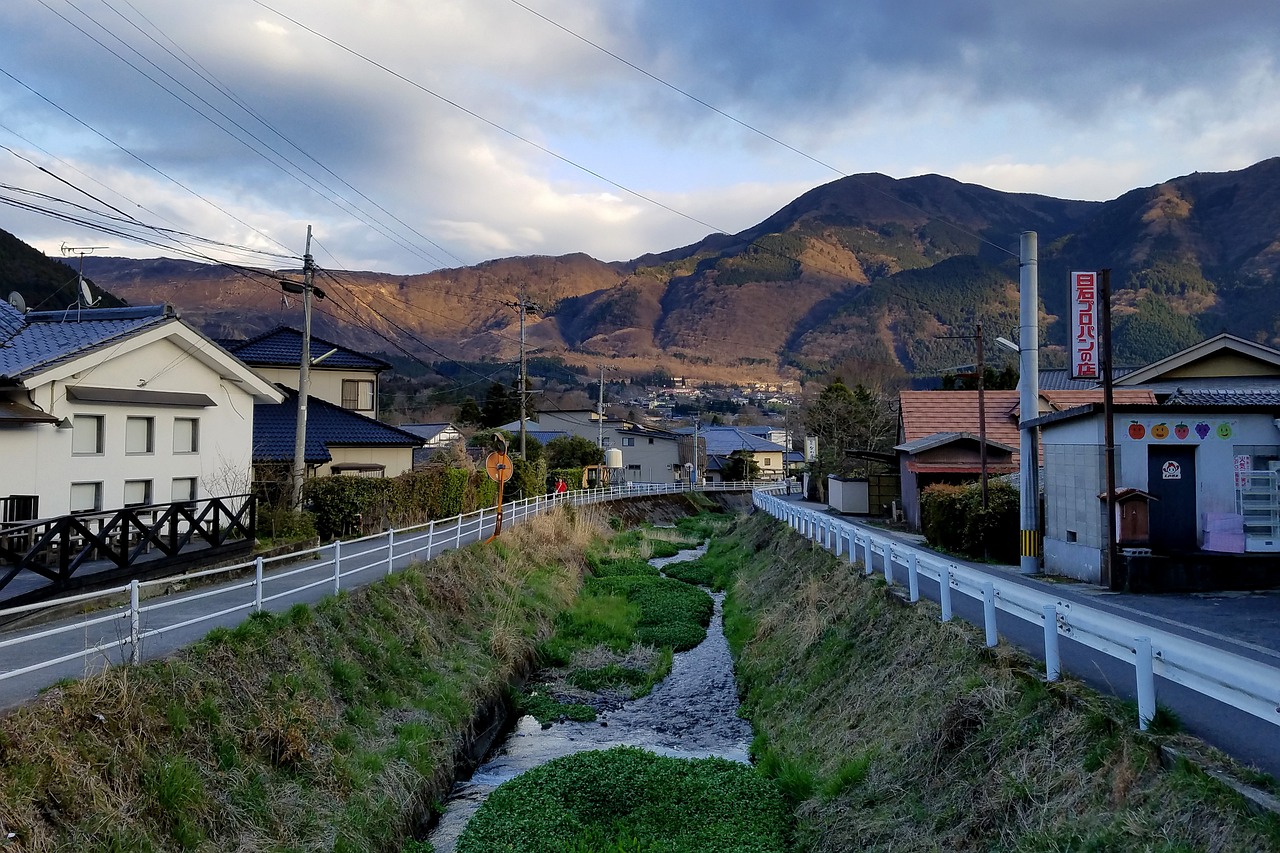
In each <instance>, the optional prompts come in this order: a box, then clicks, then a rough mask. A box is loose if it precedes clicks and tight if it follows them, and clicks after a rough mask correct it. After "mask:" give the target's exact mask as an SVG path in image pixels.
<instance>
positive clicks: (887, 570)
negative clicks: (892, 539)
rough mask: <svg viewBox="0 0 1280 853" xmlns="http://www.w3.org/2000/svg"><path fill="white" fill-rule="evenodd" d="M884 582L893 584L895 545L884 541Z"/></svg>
mask: <svg viewBox="0 0 1280 853" xmlns="http://www.w3.org/2000/svg"><path fill="white" fill-rule="evenodd" d="M884 582H885V583H887V584H888V585H889V586H893V545H891V544H889V543H888V542H885V543H884Z"/></svg>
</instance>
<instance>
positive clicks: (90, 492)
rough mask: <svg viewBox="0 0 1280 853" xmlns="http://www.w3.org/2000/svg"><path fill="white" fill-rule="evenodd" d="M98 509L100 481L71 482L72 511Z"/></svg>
mask: <svg viewBox="0 0 1280 853" xmlns="http://www.w3.org/2000/svg"><path fill="white" fill-rule="evenodd" d="M77 420H79V418H77ZM99 420H101V418H99ZM100 509H102V483H72V484H71V511H72V512H93V511H95V510H100Z"/></svg>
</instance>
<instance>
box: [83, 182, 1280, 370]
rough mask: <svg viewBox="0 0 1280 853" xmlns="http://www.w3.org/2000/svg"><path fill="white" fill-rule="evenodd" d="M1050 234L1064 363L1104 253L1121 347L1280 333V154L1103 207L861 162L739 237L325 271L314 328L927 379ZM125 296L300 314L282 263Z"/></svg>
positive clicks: (120, 284)
mask: <svg viewBox="0 0 1280 853" xmlns="http://www.w3.org/2000/svg"><path fill="white" fill-rule="evenodd" d="M1024 230H1034V231H1037V232H1038V233H1039V235H1040V293H1041V299H1042V341H1043V343H1044V345H1045V361H1046V363H1047V364H1050V365H1052V364H1055V363H1061V362H1062V361H1063V360H1064V359H1065V355H1064V344H1065V329H1064V326H1065V324H1064V323H1063V322H1062V319H1061V317H1062V314H1063V313H1064V312H1065V310H1066V290H1067V287H1066V281H1067V274H1068V273H1069V272H1070V271H1071V270H1073V269H1095V268H1098V267H1101V266H1107V265H1109V266H1110V267H1111V268H1112V270H1113V282H1114V284H1115V288H1116V291H1115V306H1116V310H1115V323H1116V324H1115V333H1116V345H1117V358H1118V360H1125V361H1129V362H1135V361H1149V360H1154V359H1155V358H1159V357H1161V356H1163V355H1167V354H1168V353H1169V352H1172V351H1174V350H1176V349H1177V348H1180V347H1181V346H1185V345H1187V344H1189V343H1194V342H1195V341H1196V340H1199V339H1201V338H1203V337H1205V336H1207V335H1208V334H1213V333H1216V332H1217V331H1222V330H1227V331H1232V332H1234V333H1236V334H1240V335H1241V336H1242V337H1246V338H1249V339H1252V340H1258V341H1260V342H1262V343H1268V344H1273V345H1274V344H1276V343H1278V342H1280V319H1277V318H1278V317H1280V292H1277V289H1276V274H1277V271H1278V270H1280V158H1272V159H1269V160H1264V161H1262V162H1260V163H1257V164H1254V165H1253V166H1250V167H1247V168H1245V169H1241V170H1238V171H1233V172H1217V173H1211V172H1195V173H1192V174H1190V175H1186V176H1183V177H1180V178H1173V179H1170V180H1168V181H1164V182H1161V183H1159V184H1154V185H1152V186H1150V187H1141V188H1137V189H1134V190H1130V191H1129V192H1126V193H1124V194H1122V195H1120V196H1118V197H1117V198H1115V199H1112V200H1110V201H1105V202H1098V201H1081V200H1073V199H1059V198H1054V197H1051V196H1045V195H1039V194H1034V193H1007V192H1003V191H1000V190H994V189H991V188H988V187H984V186H981V185H979V184H970V183H964V182H961V181H958V180H955V179H953V178H949V177H946V176H942V175H920V176H916V177H911V178H902V179H895V178H891V177H888V176H886V175H881V174H878V173H874V172H871V173H864V174H859V175H852V176H849V177H845V178H840V179H838V180H835V181H831V182H829V183H827V184H823V185H821V186H818V187H815V188H813V189H811V190H809V191H807V192H805V193H803V194H801V195H800V196H798V197H797V198H796V199H794V200H793V201H792V202H790V203H788V204H787V205H784V206H783V207H782V208H781V209H779V210H778V211H777V212H775V213H773V214H772V215H770V216H768V217H766V218H765V219H764V220H762V221H761V222H759V223H757V224H756V225H753V226H751V227H749V228H747V229H744V230H743V231H740V232H738V233H737V234H709V235H707V236H706V237H704V238H703V239H701V240H699V241H697V242H694V243H690V244H688V245H686V246H683V247H678V248H675V249H670V250H666V251H663V252H655V253H647V254H644V255H641V256H639V257H637V258H634V259H632V260H630V261H613V262H605V261H600V260H597V259H595V258H591V257H589V256H587V255H585V254H582V253H571V254H567V255H561V256H527V257H516V258H502V259H496V260H491V261H486V262H484V263H481V264H477V265H475V266H472V267H459V268H454V269H447V270H436V271H433V272H429V273H421V274H416V275H392V274H387V273H378V272H361V273H352V272H345V271H344V272H333V271H325V272H324V274H323V275H322V277H321V278H320V279H318V281H317V283H318V284H320V285H321V286H322V287H324V288H325V289H326V290H327V291H328V292H329V293H330V296H331V299H330V300H326V302H322V303H320V307H321V311H322V312H323V313H319V314H318V315H317V317H316V324H317V334H321V335H323V336H325V337H328V338H330V339H334V340H337V341H339V342H341V343H344V344H347V345H351V346H357V347H360V348H363V349H366V350H370V351H390V350H393V349H397V348H398V349H400V350H402V351H409V352H413V353H415V354H417V355H418V356H419V357H422V358H424V359H426V360H429V361H432V360H437V359H439V358H441V357H448V358H465V359H468V360H472V361H479V360H496V361H502V360H509V359H511V358H512V357H514V354H515V352H516V350H517V348H518V328H517V323H518V321H517V315H516V312H515V311H514V310H513V309H512V308H511V307H510V306H508V305H506V304H504V303H508V302H510V301H511V300H513V299H514V298H515V297H516V295H517V293H519V292H521V291H523V293H524V294H525V296H526V297H527V298H529V299H530V300H532V301H533V302H535V303H537V304H538V306H539V308H540V311H539V313H538V314H537V315H536V316H534V317H530V318H529V321H528V324H527V329H526V332H527V339H528V341H527V343H528V346H529V347H530V348H531V349H533V350H536V351H538V352H540V353H542V354H546V355H559V356H562V357H563V358H564V359H565V361H566V362H568V363H577V364H583V365H591V366H594V365H595V364H597V363H598V362H602V361H607V362H610V363H612V364H613V365H614V366H615V367H618V368H619V369H620V370H622V371H623V372H630V373H633V374H638V373H644V372H648V371H652V370H653V369H654V367H655V366H658V367H663V368H665V369H667V370H669V371H670V372H672V373H673V374H676V375H688V376H700V377H702V378H705V379H727V378H731V377H732V378H743V379H762V380H768V379H776V378H779V377H789V378H794V377H796V376H804V375H816V374H822V373H825V372H827V371H829V370H831V368H832V367H833V366H834V365H838V364H840V363H842V362H848V361H850V360H852V361H854V362H858V363H863V364H882V365H885V366H887V367H889V368H893V369H895V370H901V371H905V372H907V373H911V374H915V375H933V374H936V373H937V372H939V371H941V370H943V369H946V368H948V367H954V366H956V365H959V364H965V363H968V362H971V361H972V360H973V354H972V342H971V341H968V342H966V341H961V340H955V339H952V338H949V337H947V336H951V335H958V334H959V335H963V334H969V333H971V332H972V328H973V326H974V324H975V323H976V322H977V321H978V320H979V319H981V320H982V321H983V322H984V324H985V327H986V329H988V330H989V334H990V335H991V336H993V337H994V336H995V335H997V334H1008V333H1009V332H1010V331H1011V330H1012V328H1013V327H1014V326H1016V324H1017V282H1018V260H1017V258H1016V256H1015V250H1016V246H1017V243H1018V235H1019V233H1020V232H1021V231H1024ZM85 270H86V273H87V274H91V275H92V276H93V278H94V280H95V281H96V282H98V283H99V284H101V285H104V286H106V287H107V288H109V289H110V290H111V291H112V292H113V293H116V294H117V295H119V296H121V297H122V298H124V299H127V300H129V301H130V302H135V303H136V302H155V301H167V302H171V303H173V304H174V305H176V306H177V307H178V308H179V309H180V310H182V312H183V314H184V316H186V317H187V318H188V319H189V320H191V321H192V322H194V323H195V324H196V325H198V326H200V327H201V328H202V329H204V330H205V331H207V332H209V333H210V334H215V335H217V336H219V337H229V336H235V335H236V334H240V335H246V336H247V335H250V334H253V333H255V332H257V331H262V330H264V329H265V328H269V327H271V326H274V325H278V324H280V323H285V324H292V325H298V324H299V322H300V316H299V312H298V310H297V306H296V304H285V305H283V306H282V304H281V299H282V296H281V294H280V292H279V290H278V288H277V286H276V285H275V282H274V276H275V275H276V273H275V272H273V271H264V272H263V274H262V275H261V276H254V277H252V280H251V279H245V278H242V277H240V276H239V275H238V274H236V273H235V272H234V271H231V270H229V269H228V268H224V267H213V266H208V265H201V264H196V263H194V262H188V261H180V260H174V259H152V260H147V261H130V260H126V259H112V258H103V257H94V256H89V257H86V258H85Z"/></svg>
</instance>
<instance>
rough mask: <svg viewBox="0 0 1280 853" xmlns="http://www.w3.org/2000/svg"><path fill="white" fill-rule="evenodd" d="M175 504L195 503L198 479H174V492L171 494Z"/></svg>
mask: <svg viewBox="0 0 1280 853" xmlns="http://www.w3.org/2000/svg"><path fill="white" fill-rule="evenodd" d="M170 494H171V495H172V497H171V498H170V500H172V501H173V502H174V503H178V502H180V501H193V500H195V499H196V478H195V477H174V478H173V490H172V492H171V493H170Z"/></svg>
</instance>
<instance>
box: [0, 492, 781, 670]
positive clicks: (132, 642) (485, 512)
mask: <svg viewBox="0 0 1280 853" xmlns="http://www.w3.org/2000/svg"><path fill="white" fill-rule="evenodd" d="M782 488H785V484H783V483H706V484H703V485H701V486H698V487H697V489H696V491H724V492H728V491H735V492H738V491H745V490H748V489H753V490H759V491H763V492H771V491H777V490H779V489H782ZM688 491H690V488H689V486H688V485H687V484H681V483H629V484H627V485H625V486H614V487H609V488H603V489H583V490H580V491H573V492H563V493H560V494H550V495H541V496H538V497H534V498H527V499H524V500H519V501H513V502H511V503H507V504H504V505H503V508H502V522H503V524H504V525H505V526H508V527H510V526H512V525H515V524H519V523H520V522H522V521H524V520H525V519H527V518H530V517H532V516H536V515H540V514H542V513H545V512H547V511H548V510H551V509H553V508H555V507H557V506H560V505H562V504H572V505H574V506H585V505H589V504H596V503H602V502H604V501H611V500H618V499H620V498H635V497H644V496H646V495H665V494H675V493H681V492H688ZM496 521H497V509H496V508H484V509H481V510H478V511H476V512H472V513H468V514H466V515H456V516H453V517H452V518H446V519H440V520H436V521H431V522H429V523H427V524H423V525H418V526H415V527H407V528H403V529H399V530H395V529H393V530H388V531H385V532H383V533H379V534H375V535H372V536H364V537H360V538H358V539H349V540H339V541H334V542H331V543H328V544H325V545H321V546H319V547H316V548H311V549H309V550H305V551H298V552H294V553H291V554H286V555H282V556H278V557H265V558H264V557H258V558H256V559H254V560H250V561H246V562H242V563H236V564H234V565H229V566H219V567H217V568H211V569H205V570H202V571H196V572H190V573H187V574H183V575H175V576H170V577H165V578H160V579H157V580H150V581H137V580H135V581H132V582H130V583H128V584H125V585H123V586H116V587H111V588H109V589H102V590H95V591H94V592H88V593H84V594H81V595H72V596H66V597H62V598H57V599H51V600H49V601H42V602H39V603H35V604H28V605H24V606H21V607H10V608H6V609H0V619H10V618H12V617H21V616H26V615H29V614H32V613H36V612H39V611H44V610H50V609H53V608H64V607H67V606H70V605H77V606H78V607H79V608H80V609H82V610H90V609H92V608H93V607H94V605H93V602H94V601H95V600H99V601H100V600H102V599H108V600H109V599H111V598H113V597H121V596H125V595H127V596H128V602H127V603H126V604H123V605H120V606H114V607H113V606H105V604H106V603H104V607H103V608H102V609H97V610H94V611H93V612H90V613H88V615H86V616H84V617H83V618H77V619H72V620H70V621H69V622H68V623H66V624H57V625H55V626H54V627H50V628H47V629H44V630H39V631H34V632H31V633H22V634H17V635H13V636H5V635H4V634H0V660H3V661H5V662H6V663H12V662H14V661H18V665H16V666H13V668H10V669H6V670H4V671H0V682H4V681H6V680H8V679H13V678H17V677H19V676H23V675H28V674H31V673H35V672H37V671H39V670H43V669H47V668H50V667H54V666H58V665H60V664H66V663H69V662H72V661H76V660H83V661H88V659H89V658H95V659H102V660H105V661H107V662H111V661H112V655H111V652H113V651H114V650H119V651H120V660H121V662H125V661H126V660H127V661H128V662H130V663H134V664H137V663H140V662H141V661H142V650H143V645H144V643H145V642H146V641H147V640H148V639H150V638H153V637H159V636H161V635H164V634H168V633H171V632H173V631H178V630H181V629H184V628H188V627H191V626H193V625H197V624H199V623H202V622H210V621H212V620H215V619H222V618H223V617H228V616H231V615H233V614H238V613H243V614H246V615H248V614H252V613H260V612H262V611H263V609H264V608H265V607H266V605H268V604H271V603H272V602H279V601H282V600H285V599H289V598H291V597H292V598H295V599H297V597H298V596H299V595H300V594H302V593H304V592H307V591H309V590H323V591H324V592H323V593H321V595H323V594H329V593H332V594H334V595H336V594H337V593H338V592H339V591H341V590H343V589H349V588H352V587H353V586H362V585H364V584H367V583H370V582H371V581H373V580H375V579H376V578H377V577H381V576H385V575H388V574H391V573H392V572H393V571H395V570H396V568H397V567H399V568H404V567H406V566H408V565H410V564H412V563H417V562H421V561H424V560H429V559H431V558H432V557H433V556H435V555H437V554H440V553H442V552H444V551H447V550H451V549H456V548H461V547H463V546H464V545H470V544H472V543H474V542H478V541H480V540H482V539H486V538H488V537H489V536H490V535H492V533H493V532H494V527H495V524H496ZM276 564H282V565H281V568H280V570H277V571H270V569H271V567H272V566H274V565H276ZM286 564H287V565H286ZM294 564H297V565H294ZM250 571H252V573H253V575H252V577H245V579H244V580H241V581H239V582H232V583H224V584H220V585H218V586H214V587H209V588H208V589H204V590H202V591H200V592H193V593H192V594H190V595H175V596H168V597H165V598H162V599H159V598H158V599H157V600H156V601H155V602H154V603H150V604H145V603H143V601H144V599H145V597H146V596H145V595H144V593H145V592H147V591H149V590H155V589H159V588H163V587H177V586H180V585H181V584H185V583H188V582H190V581H194V580H201V579H205V580H206V583H207V582H208V581H207V579H209V578H213V577H216V576H218V575H230V576H232V577H233V578H234V577H238V576H241V575H247V574H248V572H250ZM360 575H364V577H357V576H360ZM289 580H293V582H294V584H293V585H290V586H287V587H282V585H281V584H282V582H285V581H289ZM237 593H242V595H241V596H240V598H239V600H236V601H234V603H230V604H228V603H227V602H226V601H225V600H223V601H221V602H216V603H215V602H212V601H211V600H212V599H214V598H223V599H225V598H226V597H228V596H231V595H234V594H237ZM315 595H316V593H313V594H312V597H314V596H315ZM206 600H210V601H209V605H208V606H209V607H211V608H214V609H212V610H211V611H210V612H199V613H197V614H196V615H193V616H188V617H186V618H182V617H178V618H175V619H173V620H172V621H168V622H166V623H165V624H163V625H157V626H156V627H150V625H149V623H151V622H159V621H162V617H161V616H160V614H161V613H162V612H163V611H165V610H168V609H169V608H180V607H187V606H188V605H193V604H195V603H196V602H202V601H206ZM285 603H290V602H285ZM202 606H203V605H202ZM149 614H150V615H152V616H153V618H152V619H148V618H147V617H148V615H149ZM91 629H95V630H94V631H93V632H92V633H91ZM77 633H81V634H82V635H83V637H84V640H83V643H81V644H77V645H82V648H80V649H77V650H75V651H70V652H64V653H62V654H55V655H54V656H52V657H48V658H43V657H39V656H40V655H41V654H42V652H40V651H39V649H37V648H33V646H37V645H43V646H45V647H46V648H48V647H50V646H56V645H57V643H58V642H59V640H60V638H63V639H62V640H61V641H62V642H66V641H68V640H70V639H71V636H70V635H74V634H77ZM126 649H127V650H128V656H127V658H126V657H125V650H126ZM22 658H26V660H25V661H24V660H22Z"/></svg>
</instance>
